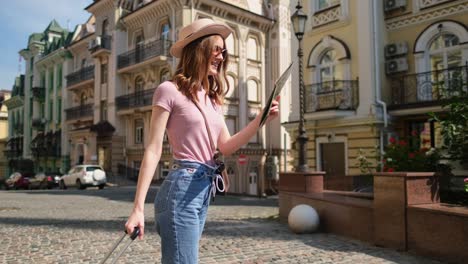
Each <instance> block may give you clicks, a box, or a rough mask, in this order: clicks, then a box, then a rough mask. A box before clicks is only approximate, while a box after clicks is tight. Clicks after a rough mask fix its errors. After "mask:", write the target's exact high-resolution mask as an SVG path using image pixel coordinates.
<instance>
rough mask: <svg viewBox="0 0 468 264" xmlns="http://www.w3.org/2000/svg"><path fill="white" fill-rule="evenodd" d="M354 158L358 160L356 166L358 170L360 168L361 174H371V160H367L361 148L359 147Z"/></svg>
mask: <svg viewBox="0 0 468 264" xmlns="http://www.w3.org/2000/svg"><path fill="white" fill-rule="evenodd" d="M356 159H357V160H358V163H357V166H358V167H359V170H361V173H362V174H372V170H373V169H374V167H373V166H372V162H370V161H369V160H368V158H367V156H366V153H365V152H364V150H363V149H361V148H360V149H359V151H358V156H357V158H356Z"/></svg>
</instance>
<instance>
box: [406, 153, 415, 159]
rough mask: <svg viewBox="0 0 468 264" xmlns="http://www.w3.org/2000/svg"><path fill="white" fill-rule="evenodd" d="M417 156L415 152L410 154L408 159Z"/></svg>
mask: <svg viewBox="0 0 468 264" xmlns="http://www.w3.org/2000/svg"><path fill="white" fill-rule="evenodd" d="M415 156H416V154H414V153H413V152H410V153H409V154H408V157H409V158H410V159H412V158H414V157H415Z"/></svg>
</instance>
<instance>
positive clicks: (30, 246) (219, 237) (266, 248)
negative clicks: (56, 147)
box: [0, 187, 439, 264]
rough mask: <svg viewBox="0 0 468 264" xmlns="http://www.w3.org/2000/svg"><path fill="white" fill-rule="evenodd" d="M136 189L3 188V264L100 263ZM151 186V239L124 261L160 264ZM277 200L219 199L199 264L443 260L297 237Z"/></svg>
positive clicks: (132, 249)
mask: <svg viewBox="0 0 468 264" xmlns="http://www.w3.org/2000/svg"><path fill="white" fill-rule="evenodd" d="M134 192H135V187H111V188H106V189H104V190H98V189H97V188H89V189H87V190H76V189H68V190H65V191H63V190H37V191H0V237H1V238H2V239H1V241H0V263H5V264H12V263H99V261H100V260H101V259H103V257H104V256H105V253H106V252H107V251H108V250H109V249H110V248H111V247H112V245H113V244H114V242H115V241H116V240H117V239H118V238H119V237H120V236H121V235H122V234H123V227H124V223H125V221H126V219H127V217H128V214H129V213H130V211H131V208H132V202H133V195H134ZM156 192H157V187H151V188H150V191H149V194H148V196H147V201H146V208H145V213H146V236H145V239H144V240H136V241H135V242H134V243H133V244H132V245H131V246H130V248H129V249H128V250H127V251H126V252H125V254H124V255H123V256H122V257H121V259H119V262H118V263H159V258H160V249H159V243H160V240H159V237H158V236H157V234H156V232H155V230H154V228H153V227H154V209H153V205H152V202H153V199H154V197H155V194H156ZM277 214H278V207H277V199H274V198H268V199H258V198H253V197H241V196H227V197H221V196H217V197H216V201H215V202H214V203H212V205H211V206H210V209H209V214H208V220H207V223H206V226H205V232H204V234H203V238H202V241H201V244H200V263H439V262H436V261H432V260H430V259H427V258H423V257H419V256H415V255H411V254H408V253H403V252H397V251H394V250H390V249H384V248H377V247H374V246H371V245H369V244H366V243H362V242H359V241H356V240H351V239H348V238H344V237H339V236H336V235H332V234H325V233H316V234H308V235H295V234H292V233H291V232H290V231H289V230H288V228H287V226H286V225H285V224H281V223H279V222H278V220H277Z"/></svg>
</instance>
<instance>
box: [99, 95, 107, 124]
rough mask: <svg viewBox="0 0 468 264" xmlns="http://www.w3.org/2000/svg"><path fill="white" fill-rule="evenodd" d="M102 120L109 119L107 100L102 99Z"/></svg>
mask: <svg viewBox="0 0 468 264" xmlns="http://www.w3.org/2000/svg"><path fill="white" fill-rule="evenodd" d="M100 107H101V111H100V113H101V121H104V120H107V102H106V101H105V100H103V101H101V106H100Z"/></svg>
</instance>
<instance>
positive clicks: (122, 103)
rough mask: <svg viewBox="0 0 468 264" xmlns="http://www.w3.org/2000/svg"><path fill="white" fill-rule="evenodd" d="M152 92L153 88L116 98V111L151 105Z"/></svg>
mask: <svg viewBox="0 0 468 264" xmlns="http://www.w3.org/2000/svg"><path fill="white" fill-rule="evenodd" d="M154 90H155V89H154V88H153V89H148V90H143V91H138V92H135V93H132V94H126V95H122V96H119V97H117V98H116V100H115V101H116V104H117V111H119V110H125V109H131V108H137V107H143V106H149V105H151V103H152V101H153V93H154Z"/></svg>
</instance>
